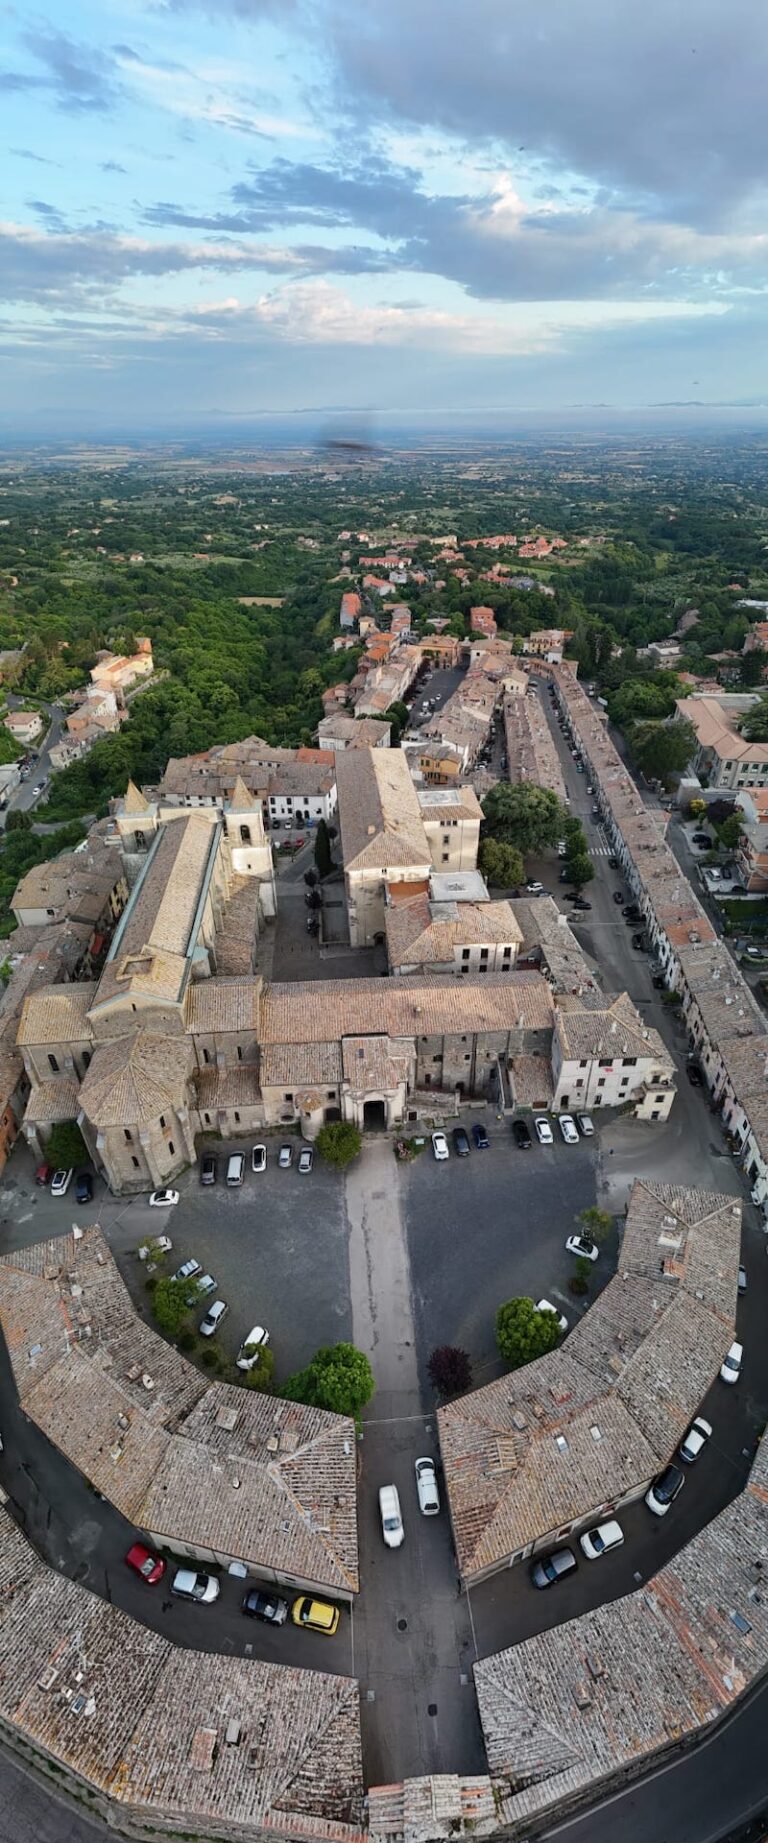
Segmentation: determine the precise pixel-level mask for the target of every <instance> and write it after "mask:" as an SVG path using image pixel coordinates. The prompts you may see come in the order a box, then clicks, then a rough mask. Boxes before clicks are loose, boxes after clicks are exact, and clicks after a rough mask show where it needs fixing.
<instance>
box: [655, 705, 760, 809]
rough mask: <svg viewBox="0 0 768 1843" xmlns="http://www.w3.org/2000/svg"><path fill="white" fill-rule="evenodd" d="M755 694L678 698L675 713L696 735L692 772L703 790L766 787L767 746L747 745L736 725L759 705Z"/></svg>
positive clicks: (750, 743)
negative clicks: (690, 726)
mask: <svg viewBox="0 0 768 1843" xmlns="http://www.w3.org/2000/svg"><path fill="white" fill-rule="evenodd" d="M759 701H760V700H759V697H758V695H757V694H756V693H755V692H743V693H739V692H727V691H718V692H716V693H711V694H710V695H703V696H702V695H699V696H694V697H684V698H678V699H677V702H676V706H675V709H676V713H677V716H678V717H679V718H682V719H687V721H688V722H689V723H691V724H692V725H693V728H694V731H695V734H696V746H695V750H694V754H693V760H692V762H691V771H692V773H693V774H694V775H695V776H697V777H698V778H699V779H700V780H701V782H702V785H703V786H705V787H722V788H723V789H729V790H734V791H740V790H741V789H742V788H753V787H767V786H768V742H748V741H747V739H746V737H744V736H742V734H741V731H740V728H739V724H740V721H741V719H742V718H744V717H745V716H747V714H748V712H749V711H750V710H752V709H753V708H754V706H755V705H756V704H758V703H759Z"/></svg>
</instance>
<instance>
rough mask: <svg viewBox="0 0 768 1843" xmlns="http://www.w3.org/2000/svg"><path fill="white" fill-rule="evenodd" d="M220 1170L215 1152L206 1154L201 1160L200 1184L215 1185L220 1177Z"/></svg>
mask: <svg viewBox="0 0 768 1843" xmlns="http://www.w3.org/2000/svg"><path fill="white" fill-rule="evenodd" d="M218 1170H219V1167H218V1163H217V1161H216V1159H215V1157H214V1155H213V1152H204V1153H203V1156H202V1158H201V1160H200V1182H201V1184H206V1185H207V1184H215V1182H216V1179H217V1176H218Z"/></svg>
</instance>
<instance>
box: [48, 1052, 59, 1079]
mask: <svg viewBox="0 0 768 1843" xmlns="http://www.w3.org/2000/svg"><path fill="white" fill-rule="evenodd" d="M48 1066H49V1068H51V1069H52V1070H53V1073H54V1075H58V1073H59V1065H58V1062H57V1061H56V1057H55V1056H52V1055H51V1053H50V1051H49V1052H48Z"/></svg>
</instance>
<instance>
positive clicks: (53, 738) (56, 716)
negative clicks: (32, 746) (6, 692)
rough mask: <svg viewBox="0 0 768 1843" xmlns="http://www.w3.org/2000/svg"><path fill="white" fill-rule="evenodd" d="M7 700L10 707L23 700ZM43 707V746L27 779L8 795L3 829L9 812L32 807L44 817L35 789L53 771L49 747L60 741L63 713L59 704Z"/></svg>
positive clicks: (43, 806) (2, 822)
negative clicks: (46, 722)
mask: <svg viewBox="0 0 768 1843" xmlns="http://www.w3.org/2000/svg"><path fill="white" fill-rule="evenodd" d="M8 702H9V705H10V707H11V709H20V708H21V707H22V706H23V702H24V700H23V698H12V697H11V698H9V699H8ZM44 709H45V710H46V711H47V714H48V718H49V727H48V730H47V732H46V734H45V737H44V742H43V747H42V749H41V750H40V754H39V755H38V758H37V761H36V762H35V763H34V765H33V767H32V769H31V771H30V775H29V779H28V780H26V781H22V782H21V783H20V785H19V786H18V787H16V788H14V791H13V793H12V794H11V795H10V797H9V800H8V805H7V807H6V808H5V811H4V812H3V813H2V814H0V823H1V824H2V826H3V829H4V828H5V824H6V821H7V818H8V814H9V813H14V812H16V813H28V812H31V811H32V809H33V808H34V809H37V808H40V817H41V819H44V818H45V804H44V802H43V805H42V806H40V800H41V796H40V795H39V794H38V793H36V791H35V789H36V788H37V787H38V785H39V783H40V781H44V780H50V777H51V774H52V773H53V769H52V768H51V749H53V748H55V747H56V744H57V742H60V741H61V732H62V729H63V727H64V716H65V713H64V710H63V709H62V706H61V705H60V704H49V705H46V706H44Z"/></svg>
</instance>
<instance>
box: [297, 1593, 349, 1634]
mask: <svg viewBox="0 0 768 1843" xmlns="http://www.w3.org/2000/svg"><path fill="white" fill-rule="evenodd" d="M340 1617H341V1614H340V1612H339V1609H338V1606H330V1605H329V1603H328V1601H327V1600H313V1599H312V1596H311V1594H308V1593H303V1594H302V1595H301V1597H300V1599H298V1600H294V1602H293V1605H292V1607H291V1618H292V1620H293V1623H294V1625H303V1626H304V1628H305V1630H306V1631H308V1632H325V1633H326V1636H327V1637H328V1638H332V1637H333V1634H334V1632H336V1631H338V1627H339V1619H340Z"/></svg>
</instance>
